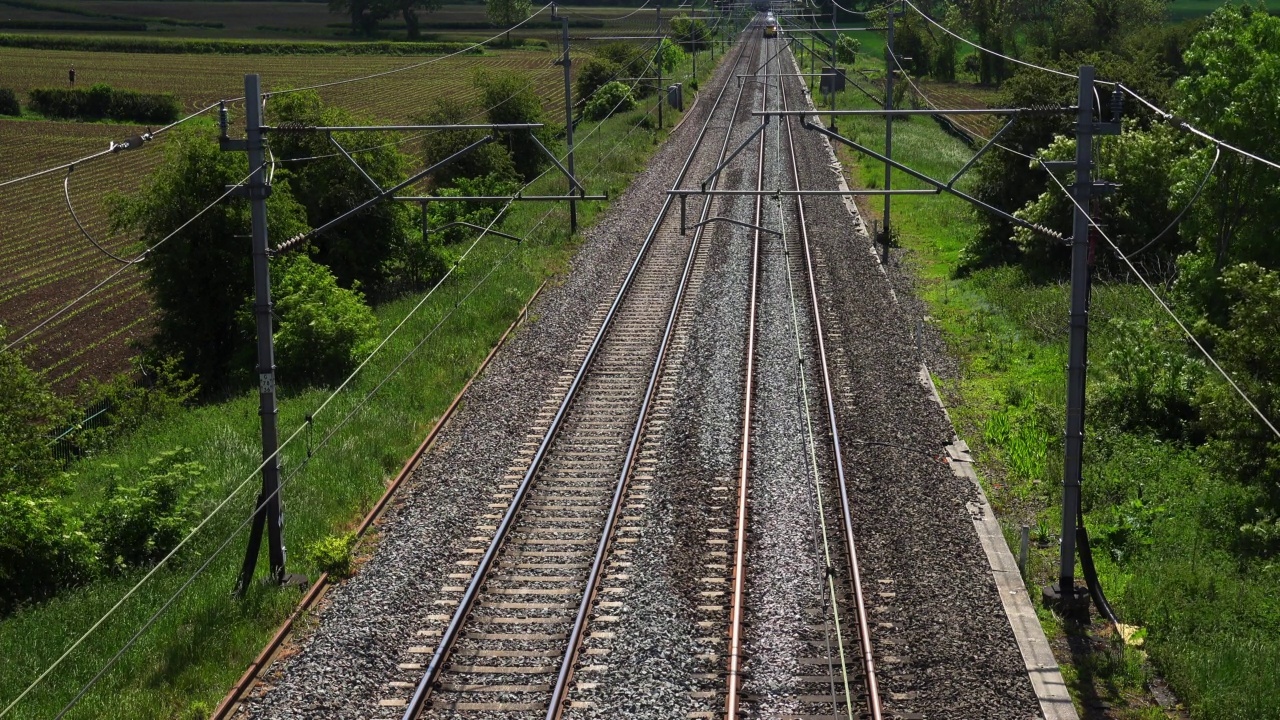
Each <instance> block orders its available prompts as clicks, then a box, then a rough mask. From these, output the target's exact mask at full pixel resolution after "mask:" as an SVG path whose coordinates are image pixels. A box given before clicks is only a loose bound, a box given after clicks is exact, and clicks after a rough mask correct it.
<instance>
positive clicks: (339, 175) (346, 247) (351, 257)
mask: <svg viewBox="0 0 1280 720" xmlns="http://www.w3.org/2000/svg"><path fill="white" fill-rule="evenodd" d="M268 109H269V111H270V115H271V117H274V118H275V119H276V120H277V121H278V122H280V123H291V122H292V123H303V124H309V125H352V124H357V123H358V122H359V120H360V119H359V118H355V117H353V116H352V115H350V114H348V113H346V112H345V111H343V110H341V109H338V108H332V107H325V106H324V104H323V103H321V101H320V97H319V96H318V95H317V94H316V93H315V92H312V91H305V92H296V93H289V94H286V95H278V96H276V97H274V98H273V99H272V102H271V103H270V104H269V105H268ZM333 139H334V140H336V141H338V142H339V143H340V144H341V145H342V146H343V147H344V148H346V149H347V150H348V151H351V152H353V157H354V158H355V160H356V162H358V163H359V164H360V167H361V168H363V169H364V172H365V173H368V175H369V176H370V177H371V178H373V180H374V181H375V182H377V183H378V184H379V185H381V186H382V187H384V188H387V187H391V186H392V185H394V184H396V183H398V182H401V181H403V180H404V179H405V178H406V177H407V176H408V168H409V163H410V159H409V156H408V155H407V154H405V153H404V152H401V151H400V149H399V146H398V145H397V142H399V141H402V140H403V139H404V136H403V135H396V134H393V133H371V132H352V133H334V134H333ZM271 149H272V152H273V153H274V154H275V157H276V159H277V160H280V161H283V162H282V164H281V167H282V168H283V169H282V170H278V171H277V172H276V177H277V178H281V179H284V180H286V181H287V183H288V185H289V188H290V189H291V190H292V192H293V193H294V196H295V197H296V198H298V199H299V200H300V201H301V202H302V206H303V207H304V208H306V218H307V223H308V224H309V225H311V226H312V227H319V226H321V225H322V224H324V223H326V222H328V221H329V220H332V219H333V218H336V217H338V216H339V215H341V214H342V213H344V212H346V211H347V210H349V209H351V208H352V207H355V206H356V205H358V204H360V203H362V202H364V201H365V200H367V199H369V198H370V197H372V196H373V195H375V194H376V193H377V190H375V189H374V188H373V187H371V186H370V184H369V181H368V180H366V179H365V177H364V175H363V174H362V173H361V172H360V170H358V169H357V168H356V167H354V166H353V165H352V164H351V161H349V160H347V159H346V158H345V157H343V156H342V155H341V154H340V153H339V152H338V150H337V149H336V148H335V147H334V146H333V145H332V144H331V143H330V141H329V139H328V138H327V137H326V136H325V135H324V134H321V133H277V134H275V135H273V136H272V137H271ZM304 158H314V159H304ZM414 227H415V221H414V219H413V210H412V208H410V207H409V206H407V205H405V204H404V203H396V202H382V203H378V204H375V205H373V206H372V207H369V208H367V209H365V210H363V211H361V212H360V214H358V215H356V216H355V217H352V218H350V219H348V220H347V221H345V222H343V223H341V224H339V225H336V226H335V227H333V228H332V229H330V230H327V231H325V232H324V233H323V234H321V235H318V236H316V237H315V238H314V239H313V240H312V242H313V244H314V247H315V251H316V253H315V259H316V261H317V262H320V263H322V264H324V265H327V266H328V267H329V269H330V270H332V271H333V274H334V275H336V276H337V278H338V282H339V283H341V284H342V286H343V287H354V286H355V285H356V284H359V285H360V286H361V287H362V288H363V289H364V290H365V291H366V292H368V293H369V294H370V295H372V296H374V297H382V296H385V295H386V294H387V293H388V292H389V291H391V290H393V289H394V288H395V282H396V280H397V278H398V276H399V275H400V274H401V271H402V270H403V267H404V262H403V256H404V253H405V251H406V246H407V244H408V243H409V242H410V241H411V240H410V238H411V234H412V232H413V229H414ZM281 239H283V238H281Z"/></svg>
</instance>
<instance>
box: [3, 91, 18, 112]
mask: <svg viewBox="0 0 1280 720" xmlns="http://www.w3.org/2000/svg"><path fill="white" fill-rule="evenodd" d="M21 114H22V106H20V105H18V98H17V97H16V96H15V95H14V94H13V91H12V90H10V89H9V88H0V115H15V116H16V115H21Z"/></svg>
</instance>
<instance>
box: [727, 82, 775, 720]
mask: <svg viewBox="0 0 1280 720" xmlns="http://www.w3.org/2000/svg"><path fill="white" fill-rule="evenodd" d="M768 77H769V71H768V69H767V68H766V69H765V80H766V82H764V83H762V84H761V87H762V88H763V90H762V91H761V93H760V107H761V109H766V108H768V104H769V83H768ZM743 87H745V84H744V85H743ZM765 148H766V142H765V137H764V136H763V135H762V136H761V137H760V151H759V153H758V158H757V160H756V190H757V191H759V190H761V189H762V188H763V186H764V156H765ZM755 197H756V202H755V220H754V225H755V226H756V230H755V231H754V232H753V233H752V247H751V291H750V292H751V294H750V296H749V299H748V303H747V347H746V357H747V367H746V379H745V386H744V389H743V398H742V451H741V455H740V456H739V460H738V510H737V519H738V520H737V523H738V526H737V529H736V531H735V536H734V558H733V597H732V600H731V601H730V606H729V668H728V675H727V678H726V679H727V680H728V690H727V695H726V697H725V719H726V720H737V717H738V706H739V704H740V703H741V697H740V695H741V693H740V688H741V685H742V624H743V623H742V616H743V610H744V605H745V603H746V558H747V480H748V476H749V474H750V470H751V415H752V413H751V410H752V407H751V405H752V394H753V392H754V390H755V384H754V383H755V354H756V305H757V298H758V295H759V283H760V230H759V227H760V220H761V215H762V210H763V207H764V197H763V196H762V195H756V196H755Z"/></svg>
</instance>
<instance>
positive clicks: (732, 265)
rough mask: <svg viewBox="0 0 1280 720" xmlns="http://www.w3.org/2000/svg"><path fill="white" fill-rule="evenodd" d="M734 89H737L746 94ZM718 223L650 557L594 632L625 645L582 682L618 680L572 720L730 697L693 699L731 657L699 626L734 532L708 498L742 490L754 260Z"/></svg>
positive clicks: (698, 706)
mask: <svg viewBox="0 0 1280 720" xmlns="http://www.w3.org/2000/svg"><path fill="white" fill-rule="evenodd" d="M740 72H741V71H740ZM728 92H729V93H735V92H736V88H730V90H729V91H728ZM754 95H755V93H754V92H753V91H752V90H751V88H748V90H747V92H746V93H744V94H743V103H744V105H746V106H750V107H753V108H754V107H756V106H757V104H758V103H753V102H752V98H753V97H754ZM732 100H733V97H732V95H727V96H726V98H725V102H726V103H728V102H732ZM757 122H758V120H756V119H753V118H751V117H750V116H749V115H746V111H745V110H740V111H739V117H738V119H737V121H736V122H735V131H734V136H733V138H732V139H731V140H730V143H729V148H728V149H729V150H732V149H733V148H734V147H736V145H737V143H738V142H740V141H741V139H742V138H743V137H745V136H746V133H748V132H750V130H751V128H752V127H753V126H754V125H755V123H757ZM717 134H719V133H716V132H715V130H714V129H713V130H712V131H711V132H710V133H709V137H708V142H714V143H717V144H718V143H720V142H721V138H722V137H723V136H721V137H720V138H717V137H715V135H717ZM717 149H718V146H717ZM754 169H755V157H754V154H753V153H750V152H744V153H743V154H742V155H740V156H739V157H738V158H737V159H736V160H735V161H734V162H733V163H732V164H730V165H729V167H728V168H727V169H726V170H725V171H724V172H723V173H722V174H721V180H720V183H721V187H738V186H739V184H740V183H741V182H742V178H743V177H746V176H747V175H749V174H753V173H754ZM752 176H753V175H752ZM700 180H701V178H693V179H691V180H690V181H687V182H686V183H685V184H686V185H692V184H695V183H697V182H699V181H700ZM695 206H696V207H697V208H698V210H695V209H694V208H695ZM700 209H701V203H696V204H695V203H694V202H690V207H689V214H690V218H693V217H694V216H695V215H696V213H697V212H699V210H700ZM751 209H752V205H751V203H750V202H749V199H746V198H724V199H722V201H721V202H720V203H718V204H717V205H715V206H713V211H712V212H713V214H723V215H728V216H730V217H733V218H734V219H737V220H742V221H750V220H751V216H750V213H751ZM691 221H692V220H691ZM707 227H708V229H707V231H706V232H704V234H703V237H702V245H701V247H700V249H699V252H698V256H697V259H696V260H695V268H694V271H695V272H701V273H704V276H703V280H702V282H701V283H700V284H699V285H698V286H697V287H696V288H691V290H690V293H689V295H687V296H686V298H685V301H684V305H683V307H682V309H681V313H680V316H679V319H678V326H679V328H680V329H681V331H682V335H681V339H683V340H684V341H685V347H684V350H683V352H682V353H681V354H680V357H679V360H678V361H675V362H670V361H669V362H668V364H667V366H666V367H665V368H664V386H665V387H664V388H663V389H664V390H667V389H669V390H670V397H669V399H667V400H666V401H664V402H663V403H662V411H663V412H664V414H665V416H666V421H665V424H664V426H663V428H662V431H661V433H654V434H651V435H650V436H648V437H646V441H645V443H644V445H643V446H642V455H644V454H646V453H653V454H654V455H655V456H656V461H655V469H654V472H653V479H652V480H650V481H648V485H649V488H648V489H647V490H646V491H645V495H646V498H645V500H644V503H645V510H644V512H643V513H642V514H640V517H641V518H642V519H641V521H640V522H638V523H634V524H637V525H640V526H641V527H642V528H643V535H642V538H643V543H644V551H643V552H633V553H631V554H630V555H629V556H628V558H627V560H628V561H630V562H631V565H630V566H629V567H627V568H626V569H625V572H626V574H627V575H628V576H629V578H628V581H627V582H626V583H624V584H623V585H624V587H625V589H626V592H625V594H624V595H622V596H621V597H622V599H623V602H624V606H623V608H621V611H620V612H618V613H617V617H618V620H617V621H615V622H611V623H609V624H608V625H607V626H606V625H605V624H603V623H598V624H594V625H593V626H592V628H593V629H595V628H598V629H604V630H607V631H609V632H612V633H614V638H610V639H605V640H602V639H595V638H593V639H592V640H589V641H588V642H587V643H586V644H585V645H584V647H585V648H587V649H600V650H607V652H608V654H607V655H606V656H605V658H604V659H605V661H606V662H607V663H608V665H609V668H610V671H609V674H608V675H606V676H603V677H592V678H590V679H588V678H587V677H586V676H581V675H580V676H577V677H578V680H579V681H588V680H590V681H607V682H601V684H600V685H599V686H598V687H596V688H594V689H591V690H585V689H579V690H576V691H575V692H574V693H573V694H572V699H574V700H579V701H586V702H589V703H590V704H591V705H590V707H586V708H575V709H572V710H570V711H569V712H568V713H566V717H568V718H571V720H580V719H587V718H590V719H591V720H596V719H600V720H616V719H617V718H628V719H635V720H649V719H653V720H663V719H669V718H684V717H686V714H687V713H689V712H696V711H708V710H714V709H717V708H718V707H719V700H716V699H712V700H706V699H695V698H693V697H691V696H690V694H689V693H691V692H698V691H707V690H714V689H719V688H721V686H722V685H723V682H722V681H720V680H712V681H710V682H708V681H706V680H699V679H697V677H696V676H697V675H699V674H717V673H720V672H721V671H722V669H723V665H724V663H723V659H722V657H721V656H719V655H716V656H713V657H706V655H708V654H714V653H722V652H723V649H724V648H723V641H722V638H720V636H722V635H723V632H722V629H721V628H715V629H712V630H707V629H705V628H699V627H698V625H697V623H698V622H699V621H702V620H705V619H706V618H705V616H704V615H702V614H701V613H699V612H698V609H697V606H698V605H699V604H701V603H704V602H714V601H713V600H708V599H706V598H704V597H702V596H700V595H699V591H701V590H704V589H706V586H705V585H703V584H702V583H701V582H700V580H701V579H702V578H703V577H705V576H707V575H708V574H709V572H708V570H707V568H706V562H707V559H706V557H705V552H706V550H707V544H706V540H707V528H708V527H712V526H722V525H723V524H724V523H723V519H722V518H721V517H720V514H719V513H718V512H716V511H714V510H712V509H711V508H710V507H709V506H708V504H707V498H708V497H709V495H710V492H711V488H712V487H713V486H716V485H728V484H730V483H731V481H730V478H731V477H732V476H733V475H734V474H735V473H736V470H737V458H738V441H737V437H738V433H737V428H738V426H739V424H740V423H741V409H742V390H743V388H742V380H741V378H742V369H743V352H744V345H745V319H746V318H745V315H744V313H743V308H744V307H745V305H746V301H747V279H748V277H749V270H750V262H751V254H750V232H749V231H747V230H745V229H743V228H741V227H737V226H732V225H726V224H723V223H715V224H712V225H709V226H707ZM628 524H632V523H628ZM611 572H614V570H612V569H611ZM611 584H614V585H617V584H619V583H616V582H615V583H611ZM708 636H714V637H715V639H717V640H720V642H719V644H716V643H715V642H712V643H708V642H707V638H708ZM699 655H702V656H704V657H701V658H700V657H699Z"/></svg>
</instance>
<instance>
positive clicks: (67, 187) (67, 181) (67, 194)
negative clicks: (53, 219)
mask: <svg viewBox="0 0 1280 720" xmlns="http://www.w3.org/2000/svg"><path fill="white" fill-rule="evenodd" d="M74 170H75V166H74V165H73V166H71V167H70V168H68V169H67V176H66V177H64V178H62V196H63V197H64V198H66V200H67V210H68V211H69V212H70V213H71V219H72V221H74V222H75V224H76V227H77V228H79V229H80V234H81V235H84V237H85V239H86V240H88V241H89V242H90V243H91V244H92V245H93V246H94V247H96V248H98V250H99V251H100V252H101V253H102V254H103V255H106V256H107V257H109V258H111V259H112V260H115V261H116V262H118V263H122V264H124V265H132V264H134V263H136V262H138V261H139V260H140V259H141V258H134V259H133V260H126V259H124V258H122V257H120V256H119V255H116V254H115V253H113V252H111V251H110V250H108V249H106V248H105V247H103V246H102V245H100V244H98V241H97V240H95V239H93V236H92V235H90V234H89V231H88V230H86V229H85V227H84V224H83V223H81V222H80V217H79V216H78V215H76V209H75V208H74V207H72V205H71V173H72V172H73V171H74Z"/></svg>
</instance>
